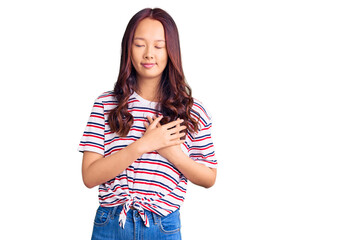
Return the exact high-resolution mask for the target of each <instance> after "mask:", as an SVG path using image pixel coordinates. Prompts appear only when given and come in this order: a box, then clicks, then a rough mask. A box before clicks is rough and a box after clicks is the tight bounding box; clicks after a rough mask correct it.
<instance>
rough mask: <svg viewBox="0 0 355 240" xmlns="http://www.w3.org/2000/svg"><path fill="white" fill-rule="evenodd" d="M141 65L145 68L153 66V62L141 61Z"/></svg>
mask: <svg viewBox="0 0 355 240" xmlns="http://www.w3.org/2000/svg"><path fill="white" fill-rule="evenodd" d="M142 66H143V67H145V68H152V67H154V66H155V63H142Z"/></svg>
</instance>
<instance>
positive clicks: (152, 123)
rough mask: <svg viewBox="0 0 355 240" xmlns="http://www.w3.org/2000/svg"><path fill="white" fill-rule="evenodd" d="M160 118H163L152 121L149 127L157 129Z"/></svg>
mask: <svg viewBox="0 0 355 240" xmlns="http://www.w3.org/2000/svg"><path fill="white" fill-rule="evenodd" d="M162 118H163V116H159V117H157V118H156V119H154V120H153V121H152V122H151V123H150V125H151V126H152V127H157V125H158V123H159V122H160V120H162Z"/></svg>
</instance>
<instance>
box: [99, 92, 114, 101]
mask: <svg viewBox="0 0 355 240" xmlns="http://www.w3.org/2000/svg"><path fill="white" fill-rule="evenodd" d="M115 99H116V98H115V94H114V93H113V91H106V92H103V93H101V94H100V95H99V96H98V97H97V99H96V100H98V101H100V102H104V101H113V100H115Z"/></svg>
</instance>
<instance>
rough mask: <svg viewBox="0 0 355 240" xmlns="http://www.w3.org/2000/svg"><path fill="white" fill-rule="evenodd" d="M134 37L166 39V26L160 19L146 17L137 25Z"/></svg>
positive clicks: (155, 39)
mask: <svg viewBox="0 0 355 240" xmlns="http://www.w3.org/2000/svg"><path fill="white" fill-rule="evenodd" d="M134 38H135V39H136V38H140V39H145V40H152V41H157V40H165V34H164V27H163V24H162V23H161V22H159V21H158V20H154V19H150V18H145V19H143V20H142V21H141V22H140V23H139V24H138V26H137V28H136V31H135V33H134Z"/></svg>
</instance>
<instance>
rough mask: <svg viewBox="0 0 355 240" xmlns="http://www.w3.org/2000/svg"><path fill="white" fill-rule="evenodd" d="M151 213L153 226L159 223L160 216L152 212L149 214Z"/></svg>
mask: <svg viewBox="0 0 355 240" xmlns="http://www.w3.org/2000/svg"><path fill="white" fill-rule="evenodd" d="M151 213H152V215H153V221H154V224H157V223H159V218H160V216H158V215H157V214H155V213H153V212H151Z"/></svg>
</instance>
